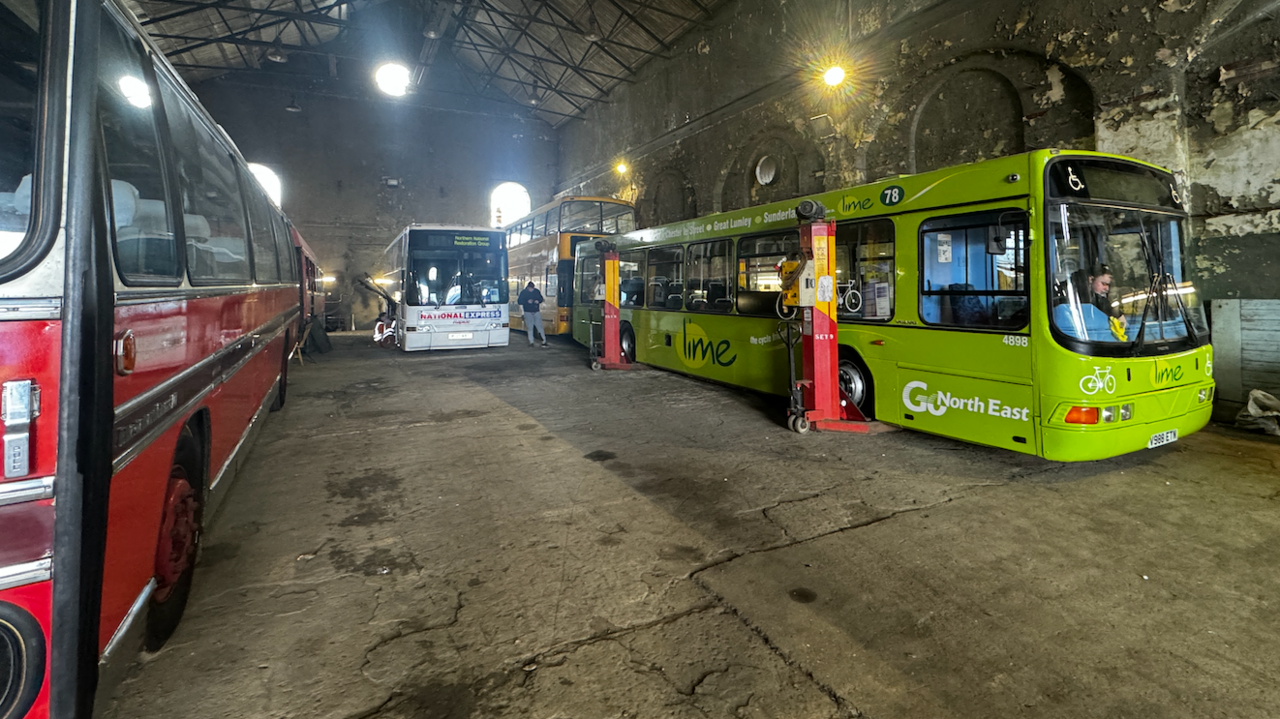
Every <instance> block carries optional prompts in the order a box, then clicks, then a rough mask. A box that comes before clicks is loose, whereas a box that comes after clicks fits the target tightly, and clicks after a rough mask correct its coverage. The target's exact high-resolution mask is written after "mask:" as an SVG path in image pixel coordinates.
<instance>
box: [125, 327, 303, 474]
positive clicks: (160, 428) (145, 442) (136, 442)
mask: <svg viewBox="0 0 1280 719" xmlns="http://www.w3.org/2000/svg"><path fill="white" fill-rule="evenodd" d="M296 315H297V312H296V311H295V312H294V313H293V315H291V316H290V317H288V318H287V319H286V320H285V321H284V323H282V324H281V325H280V327H279V328H277V329H276V331H275V332H273V333H272V334H271V335H270V336H269V337H267V338H266V340H265V341H262V342H259V343H258V344H257V345H256V346H255V347H254V348H253V350H251V351H250V352H249V354H248V355H247V356H246V357H245V358H244V359H243V360H241V361H240V362H237V363H236V364H235V365H234V366H232V367H231V368H229V369H227V370H226V371H225V372H223V373H222V374H220V375H219V376H218V377H217V379H215V380H214V381H213V382H212V383H210V384H209V385H207V386H206V387H205V388H204V389H201V390H200V391H199V392H197V393H196V394H195V395H194V396H192V398H191V399H190V400H188V401H187V402H185V403H183V405H182V406H181V407H179V408H177V409H176V410H174V411H173V412H172V413H171V414H170V417H169V419H168V421H163V422H159V423H158V424H156V425H155V426H154V427H152V428H151V429H150V430H148V431H147V433H146V434H144V435H142V436H141V437H140V438H138V437H135V438H132V439H130V446H129V448H128V449H127V450H125V451H124V452H122V453H121V454H120V456H119V457H116V459H115V460H114V461H113V462H112V463H111V471H112V474H115V473H117V472H119V471H120V470H121V469H124V467H125V466H126V465H128V464H129V462H132V461H133V460H134V458H136V457H137V456H138V455H139V454H141V453H142V451H143V450H145V449H146V448H147V447H149V446H150V445H151V443H152V442H154V441H156V439H157V438H158V437H159V436H160V435H162V434H164V433H165V432H167V431H168V430H169V428H170V427H172V426H173V425H174V423H176V422H177V421H179V420H180V419H182V418H184V417H186V416H187V414H188V413H189V412H190V411H191V410H192V409H194V408H195V407H196V405H198V404H199V403H200V402H201V401H203V400H204V398H205V397H207V396H208V395H209V393H210V392H212V391H213V390H214V388H216V387H217V386H218V385H220V384H222V383H223V382H225V381H227V380H228V379H229V378H230V377H231V376H232V375H234V374H235V373H236V372H237V371H239V370H240V368H242V367H243V366H244V365H245V364H247V363H248V362H249V360H251V359H253V358H254V357H256V356H258V353H259V352H261V351H262V350H264V349H266V347H267V345H269V344H271V342H273V341H274V340H275V338H277V337H279V336H280V335H282V334H284V332H285V331H286V330H287V329H288V328H289V324H290V322H291V321H292V320H293V318H294V316H296ZM246 339H249V337H246ZM237 344H238V343H237ZM235 346H236V345H228V348H234V347H235ZM228 348H223V349H222V350H219V351H218V354H215V355H211V356H210V357H208V358H205V359H204V360H201V362H200V363H199V364H196V365H194V366H192V367H191V368H188V370H186V371H184V372H183V373H182V374H180V375H177V376H176V377H173V378H171V379H170V380H168V381H166V382H164V383H163V384H161V385H158V386H156V387H153V388H152V389H150V390H148V391H147V392H146V393H145V394H143V395H141V396H140V397H136V398H134V400H130V401H129V403H127V404H128V405H130V406H131V407H136V406H138V405H139V404H141V402H138V401H135V400H139V399H141V400H146V399H152V400H154V399H155V397H156V396H157V395H160V394H162V393H164V392H165V391H167V390H168V389H170V388H172V387H173V386H175V385H176V383H175V382H174V380H178V379H181V378H184V377H185V376H186V375H187V374H189V373H190V372H191V371H193V370H196V369H197V368H200V367H203V366H204V365H205V364H206V363H207V362H208V361H210V360H211V359H216V358H220V357H221V356H222V355H223V354H224V353H226V352H227V351H228ZM268 396H269V395H268ZM124 406H125V405H121V407H124ZM121 414H123V412H122V410H121V409H120V408H117V409H116V417H117V419H118V418H119V417H120V416H121Z"/></svg>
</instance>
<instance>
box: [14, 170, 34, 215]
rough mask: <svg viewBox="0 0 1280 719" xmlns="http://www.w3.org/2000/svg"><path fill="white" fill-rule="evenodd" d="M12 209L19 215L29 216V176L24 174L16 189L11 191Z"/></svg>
mask: <svg viewBox="0 0 1280 719" xmlns="http://www.w3.org/2000/svg"><path fill="white" fill-rule="evenodd" d="M13 209H14V210H15V211H16V212H17V213H18V214H19V215H29V214H31V175H30V174H26V175H23V176H22V179H21V180H20V181H19V182H18V189H16V190H14V191H13Z"/></svg>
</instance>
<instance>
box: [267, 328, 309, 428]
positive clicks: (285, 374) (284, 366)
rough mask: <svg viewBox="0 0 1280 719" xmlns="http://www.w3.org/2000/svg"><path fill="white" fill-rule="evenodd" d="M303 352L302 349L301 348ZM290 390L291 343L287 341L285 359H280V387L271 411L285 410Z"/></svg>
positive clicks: (300, 349)
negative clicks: (285, 402)
mask: <svg viewBox="0 0 1280 719" xmlns="http://www.w3.org/2000/svg"><path fill="white" fill-rule="evenodd" d="M298 351H299V352H301V351H302V348H301V347H299V348H298ZM288 389H289V341H288V340H287V339H286V340H285V343H284V352H283V357H282V358H281V359H280V387H279V389H278V390H277V391H276V398H275V399H274V400H272V402H271V411H272V412H279V411H280V410H282V409H284V399H285V391H286V390H288Z"/></svg>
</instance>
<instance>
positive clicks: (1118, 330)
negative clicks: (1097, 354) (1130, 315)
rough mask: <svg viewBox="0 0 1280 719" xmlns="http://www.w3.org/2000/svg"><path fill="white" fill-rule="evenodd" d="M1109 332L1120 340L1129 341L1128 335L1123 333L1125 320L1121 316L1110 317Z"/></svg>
mask: <svg viewBox="0 0 1280 719" xmlns="http://www.w3.org/2000/svg"><path fill="white" fill-rule="evenodd" d="M1111 334H1112V335H1113V336H1115V338H1116V339H1118V340H1120V341H1121V342H1128V341H1129V336H1128V335H1126V334H1125V322H1124V318H1123V317H1112V318H1111Z"/></svg>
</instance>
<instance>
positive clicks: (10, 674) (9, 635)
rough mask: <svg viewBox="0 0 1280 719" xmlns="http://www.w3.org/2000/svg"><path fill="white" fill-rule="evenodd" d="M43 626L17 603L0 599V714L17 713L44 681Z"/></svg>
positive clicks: (23, 710) (21, 713)
mask: <svg viewBox="0 0 1280 719" xmlns="http://www.w3.org/2000/svg"><path fill="white" fill-rule="evenodd" d="M46 653H47V652H46V648H45V644H44V630H43V629H41V627H40V624H39V622H37V621H36V619H35V617H33V616H31V615H30V614H28V613H27V611H26V610H24V609H22V608H21V607H19V606H17V605H14V604H8V603H6V602H0V717H21V716H26V715H27V710H28V709H30V708H31V705H32V704H34V703H35V701H36V697H38V696H39V694H40V687H41V686H42V685H43V684H44V672H45V655H46Z"/></svg>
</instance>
